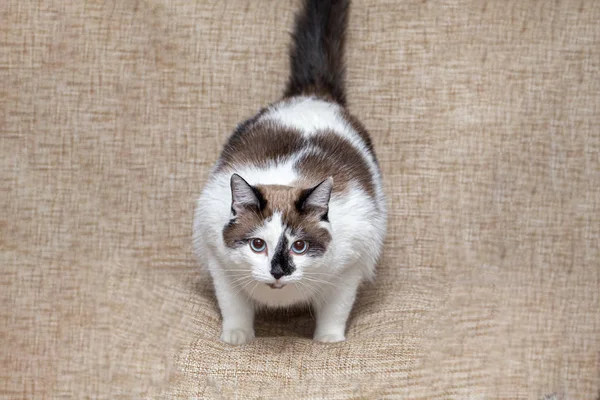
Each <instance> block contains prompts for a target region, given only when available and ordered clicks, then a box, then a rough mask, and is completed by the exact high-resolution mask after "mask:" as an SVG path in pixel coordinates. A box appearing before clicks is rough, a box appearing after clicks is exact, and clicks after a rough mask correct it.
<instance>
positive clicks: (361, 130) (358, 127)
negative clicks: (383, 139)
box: [341, 108, 377, 164]
mask: <svg viewBox="0 0 600 400" xmlns="http://www.w3.org/2000/svg"><path fill="white" fill-rule="evenodd" d="M341 115H342V117H343V118H344V119H345V120H346V121H348V123H349V124H350V126H351V127H352V129H354V130H355V131H356V133H357V134H358V136H360V138H361V139H362V140H363V142H365V145H366V146H367V149H368V150H369V152H370V153H371V155H372V156H373V160H375V163H376V164H377V157H376V156H375V149H374V148H373V141H372V140H371V135H369V132H368V131H367V128H365V126H364V125H363V124H362V122H360V120H359V119H358V118H356V117H355V116H354V115H352V114H350V111H348V110H347V109H345V108H344V109H343V110H342V111H341Z"/></svg>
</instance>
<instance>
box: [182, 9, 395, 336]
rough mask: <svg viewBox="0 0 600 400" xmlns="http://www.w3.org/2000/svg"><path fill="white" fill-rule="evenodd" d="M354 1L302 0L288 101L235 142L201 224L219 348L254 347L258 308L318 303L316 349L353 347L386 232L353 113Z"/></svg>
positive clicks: (266, 111) (213, 179)
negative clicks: (349, 38)
mask: <svg viewBox="0 0 600 400" xmlns="http://www.w3.org/2000/svg"><path fill="white" fill-rule="evenodd" d="M349 7H350V1H349V0H304V1H303V4H302V8H301V10H300V11H299V12H298V13H297V15H296V20H295V27H294V32H293V35H292V44H291V47H290V54H289V58H290V68H291V71H290V77H289V80H288V82H287V85H286V87H285V90H284V94H283V97H282V99H281V100H279V101H277V102H275V103H273V104H271V105H269V106H267V107H265V108H263V109H262V110H261V111H260V112H259V113H258V114H257V115H255V116H254V117H252V118H250V119H248V120H247V121H245V122H243V123H241V124H240V125H239V126H238V127H237V128H236V129H235V131H234V132H233V133H232V135H231V136H230V137H229V139H228V141H227V142H226V144H225V146H224V149H223V151H222V153H221V155H220V157H219V159H218V161H217V163H216V165H215V166H214V168H213V170H212V172H211V175H210V177H209V179H208V182H207V183H206V186H205V188H204V190H203V191H202V194H201V196H200V198H199V199H198V201H197V205H196V210H195V215H194V226H193V230H194V238H193V240H194V250H195V253H196V256H197V257H198V259H199V261H200V263H201V264H202V265H204V266H205V267H206V268H207V269H208V271H209V272H210V275H211V277H212V280H213V284H214V287H215V292H216V296H217V300H218V303H219V308H220V310H221V315H222V318H223V325H222V331H221V337H220V338H221V340H222V341H223V342H226V343H229V344H234V345H239V344H243V343H246V342H248V341H250V340H252V339H253V338H254V313H255V310H257V308H261V307H268V308H278V307H290V306H294V305H298V304H309V305H310V306H312V308H313V309H314V311H315V318H316V329H315V333H314V340H316V341H320V342H338V341H343V340H345V330H346V321H347V319H348V315H349V314H350V311H351V309H352V305H353V303H354V300H355V297H356V292H357V288H358V286H359V285H360V283H361V282H363V281H365V280H370V279H372V278H373V276H374V273H375V266H376V264H377V261H378V258H379V256H380V253H381V250H382V246H383V241H384V237H385V232H386V205H385V197H384V193H383V188H382V183H381V173H380V170H379V166H378V163H377V158H376V156H375V152H374V149H373V144H372V142H371V138H370V136H369V134H368V133H367V131H366V129H365V128H364V126H363V125H362V124H361V123H360V122H359V121H358V120H357V119H356V118H355V117H354V116H353V115H351V114H350V112H349V111H348V109H347V108H346V106H347V104H346V91H345V75H346V74H345V64H344V62H345V61H344V45H345V41H346V28H347V23H348V17H349Z"/></svg>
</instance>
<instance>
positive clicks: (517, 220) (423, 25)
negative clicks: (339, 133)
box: [0, 0, 600, 399]
mask: <svg viewBox="0 0 600 400" xmlns="http://www.w3.org/2000/svg"><path fill="white" fill-rule="evenodd" d="M298 5H299V2H298V1H296V0H293V1H292V0H285V1H284V0H260V1H250V0H228V1H221V0H219V1H217V0H211V1H200V0H148V1H134V0H47V1H34V0H28V1H22V0H2V1H0V135H1V137H0V263H1V266H2V270H1V272H2V273H1V275H0V299H1V308H0V397H1V398H6V399H21V398H74V399H83V398H94V399H120V398H123V399H128V398H181V399H189V398H194V397H195V398H206V399H212V398H221V399H229V398H232V399H233V398H237V399H255V398H289V399H292V398H294V399H295V398H315V399H317V398H331V399H346V398H366V399H377V398H414V399H446V398H453V399H493V398H503V399H541V398H543V397H544V396H549V395H553V396H554V397H547V398H556V399H595V398H597V397H598V394H599V388H600V73H599V72H598V71H599V70H600V23H599V21H600V3H599V2H597V1H596V0H587V1H586V0H570V1H569V0H557V1H533V0H531V1H528V0H519V1H512V0H511V1H485V0H473V1H462V0H447V1H441V2H434V1H421V0H419V1H416V0H406V1H396V0H385V1H382V0H363V1H360V0H357V1H356V2H355V4H354V6H353V9H352V14H351V22H350V32H349V40H348V62H349V71H348V75H349V84H348V86H349V96H348V97H349V101H350V108H351V110H352V111H353V112H354V113H355V114H356V115H357V116H358V117H359V118H360V119H362V121H363V122H364V123H365V125H366V126H367V128H368V129H369V130H370V131H371V133H372V135H373V138H374V143H375V147H376V150H377V151H378V156H379V159H380V163H381V167H382V169H383V173H384V177H385V186H386V193H387V195H388V202H389V206H390V219H389V235H388V238H387V241H386V249H385V255H384V257H383V260H382V262H381V265H380V267H379V270H378V277H377V281H376V283H375V284H372V285H366V286H365V287H363V289H362V290H361V293H360V296H359V299H358V301H357V303H356V306H355V309H354V311H353V313H352V317H351V320H350V321H349V326H348V335H347V336H348V341H347V342H345V343H339V344H328V345H324V344H317V343H314V342H312V341H311V340H310V335H311V333H312V329H313V328H314V321H313V319H312V318H311V315H310V314H309V313H305V312H294V313H289V314H278V315H270V314H266V315H263V316H261V317H259V319H258V321H257V323H256V329H257V336H258V337H257V339H256V340H255V341H254V342H252V343H250V344H248V345H245V346H242V347H230V346H227V345H224V344H222V343H220V342H219V341H218V340H217V339H218V335H219V330H220V316H219V312H218V308H217V305H216V302H215V299H214V296H213V293H212V291H211V285H210V282H207V281H206V279H205V278H204V277H203V276H202V274H200V273H199V272H198V270H199V269H198V263H197V261H196V260H195V259H194V257H193V255H192V248H191V221H192V212H193V207H194V200H195V198H196V197H197V195H198V194H199V192H200V190H201V188H202V185H203V183H204V182H205V181H206V179H207V177H208V171H209V168H210V167H211V164H212V163H213V162H214V161H215V160H216V157H217V154H218V151H219V150H220V148H221V146H222V144H223V143H224V141H225V139H226V137H227V136H228V134H229V133H230V132H231V131H232V129H233V128H234V127H235V125H236V123H237V122H239V121H240V120H241V119H243V118H245V117H248V116H251V115H252V114H253V113H254V112H255V111H257V110H258V109H259V108H260V107H261V106H263V105H265V104H267V103H269V102H271V101H274V100H276V99H277V98H278V96H279V95H280V93H281V90H282V88H283V84H284V82H285V79H286V75H287V57H286V49H287V44H288V41H289V34H288V33H289V31H290V29H291V24H292V20H293V13H294V11H295V10H296V9H297V8H298Z"/></svg>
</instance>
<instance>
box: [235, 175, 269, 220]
mask: <svg viewBox="0 0 600 400" xmlns="http://www.w3.org/2000/svg"><path fill="white" fill-rule="evenodd" d="M230 184H231V211H232V212H233V215H235V214H237V213H239V212H241V211H244V210H248V209H254V210H256V211H261V210H262V209H263V208H264V207H265V204H266V201H265V199H264V197H263V196H262V194H261V193H260V192H259V191H258V189H256V188H255V187H254V186H251V185H250V184H249V183H248V182H246V180H244V178H242V177H241V176H239V175H238V174H233V175H231V182H230Z"/></svg>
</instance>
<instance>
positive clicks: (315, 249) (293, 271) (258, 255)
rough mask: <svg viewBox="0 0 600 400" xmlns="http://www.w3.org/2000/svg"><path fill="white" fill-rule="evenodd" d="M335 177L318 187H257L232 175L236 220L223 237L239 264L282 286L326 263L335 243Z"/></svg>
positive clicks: (258, 278) (258, 277) (261, 279)
mask: <svg viewBox="0 0 600 400" xmlns="http://www.w3.org/2000/svg"><path fill="white" fill-rule="evenodd" d="M332 189H333V179H332V178H328V179H326V180H324V181H323V182H321V183H319V184H318V185H316V186H314V187H310V188H308V189H306V188H304V189H303V188H296V187H291V186H279V185H263V186H261V185H257V186H251V185H250V184H248V183H247V182H246V181H245V180H244V179H243V178H242V177H241V176H239V175H237V174H234V175H233V176H232V177H231V197H232V203H231V219H230V221H229V223H228V224H227V225H226V226H225V227H224V229H223V239H224V242H225V245H226V246H227V247H228V248H229V250H230V254H232V258H233V259H234V260H235V263H236V266H237V267H238V268H239V267H241V268H243V269H247V272H248V273H251V275H252V278H253V279H254V280H256V281H258V282H263V283H265V284H268V285H270V286H271V287H272V288H279V287H281V286H284V285H286V284H288V283H293V282H296V281H299V280H301V279H302V277H303V275H304V274H306V272H307V271H310V270H311V268H312V269H314V268H318V267H319V266H321V265H322V263H323V256H324V255H325V254H326V252H327V249H328V246H329V244H330V242H331V227H330V224H329V220H328V210H329V199H330V197H331V191H332Z"/></svg>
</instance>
